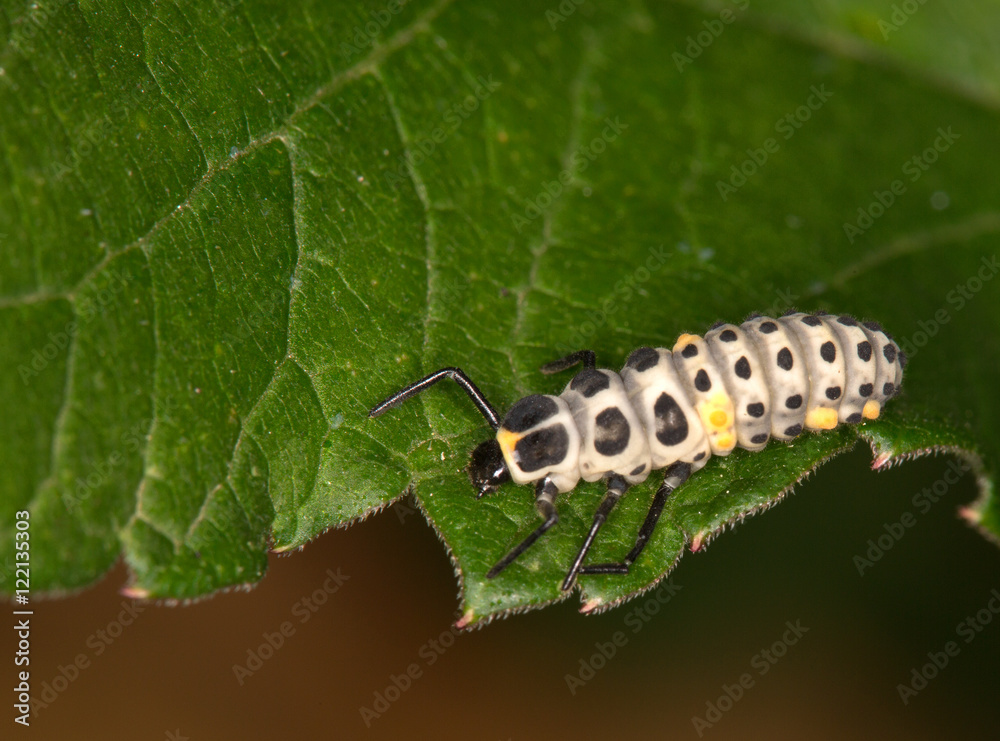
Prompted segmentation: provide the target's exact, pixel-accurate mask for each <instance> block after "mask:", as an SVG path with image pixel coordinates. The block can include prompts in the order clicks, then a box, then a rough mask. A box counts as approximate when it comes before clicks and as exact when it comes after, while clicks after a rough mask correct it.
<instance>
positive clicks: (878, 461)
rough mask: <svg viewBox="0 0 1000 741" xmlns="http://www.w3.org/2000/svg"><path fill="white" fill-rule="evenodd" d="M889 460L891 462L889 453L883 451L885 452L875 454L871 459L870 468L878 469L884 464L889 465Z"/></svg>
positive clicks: (883, 466) (884, 465)
mask: <svg viewBox="0 0 1000 741" xmlns="http://www.w3.org/2000/svg"><path fill="white" fill-rule="evenodd" d="M891 462H892V454H891V453H885V452H882V453H879V454H878V455H876V456H875V458H873V459H872V470H873V471H880V470H882V469H883V468H885V467H886V466H888V465H890V464H891Z"/></svg>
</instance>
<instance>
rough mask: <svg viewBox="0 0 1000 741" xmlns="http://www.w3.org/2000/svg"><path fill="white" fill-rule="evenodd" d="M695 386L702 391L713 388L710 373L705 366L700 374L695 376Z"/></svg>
mask: <svg viewBox="0 0 1000 741" xmlns="http://www.w3.org/2000/svg"><path fill="white" fill-rule="evenodd" d="M694 387H695V388H696V389H698V390H699V391H702V392H704V391H708V390H709V389H710V388H712V381H711V380H709V377H708V374H707V373H706V372H705V369H704V368H702V369H701V370H700V371H698V375H696V376H695V377H694Z"/></svg>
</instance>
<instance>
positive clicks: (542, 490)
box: [486, 476, 559, 579]
mask: <svg viewBox="0 0 1000 741" xmlns="http://www.w3.org/2000/svg"><path fill="white" fill-rule="evenodd" d="M558 493H559V490H558V489H557V488H556V485H555V484H553V483H552V479H550V478H549V477H548V476H546V477H545V478H544V479H542V480H541V481H539V482H538V483H537V484H536V485H535V507H537V508H538V514H540V515H541V516H542V517H544V518H545V522H543V523H542V524H541V525H539V526H538V527H537V528H535V530H534V532H532V533H531V535H529V536H528V537H527V538H525V539H524V540H522V541H521V542H520V543H519V544H518V545H516V546H515V547H514V548H513V549H512V550H511V552H510V553H508V554H507V555H506V556H504V557H503V558H501V559H500V560H499V561H498V562H497V565H496V566H494V567H493V568H492V569H490V570H489V571H488V572H487V574H486V578H487V579H492V578H493V577H495V576H496V575H497V574H499V573H500V572H501V571H503V570H504V569H505V568H507V567H508V566H510V565H511V564H512V563H514V560H515V559H516V558H517V557H518V556H520V555H521V554H522V553H524V552H525V551H526V550H528V548H530V547H531V546H532V545H533V544H534V542H535V541H536V540H538V539H539V538H540V537H542V535H544V534H545V531H546V530H548V529H549V528H550V527H552V526H553V525H555V524H556V523H557V522H559V514H558V513H557V512H556V505H555V501H556V495H557V494H558Z"/></svg>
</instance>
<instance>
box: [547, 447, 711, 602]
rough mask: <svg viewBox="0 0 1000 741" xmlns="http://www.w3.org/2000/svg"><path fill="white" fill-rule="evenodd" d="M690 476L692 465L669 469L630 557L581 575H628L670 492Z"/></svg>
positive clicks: (585, 569)
mask: <svg viewBox="0 0 1000 741" xmlns="http://www.w3.org/2000/svg"><path fill="white" fill-rule="evenodd" d="M690 475H691V464H690V463H682V462H677V463H674V464H673V465H671V466H670V467H669V468H667V472H666V475H665V476H664V477H663V483H662V484H660V488H659V489H657V491H656V495H655V496H654V497H653V503H652V504H651V505H650V507H649V513H648V514H647V515H646V519H645V521H643V523H642V527H640V528H639V535H638V537H637V538H636V539H635V545H634V546H633V547H632V550H630V551H629V552H628V555H627V556H625V558H624V560H622V561H621V562H620V563H595V564H590V565H588V566H583V567H581V568H580V573H581V574H627V573H628V569H629V566H631V565H632V564H633V563H635V561H636V559H638V558H639V554H640V553H642V549H643V548H645V547H646V543H647V542H649V539H650V538H651V537H652V535H653V531H654V530H655V529H656V523H657V522H658V521H659V519H660V515H661V514H663V505H665V504H666V503H667V497H668V496H670V492H672V491H673V490H674V489H676V488H677V487H678V486H680V485H681V484H683V483H684V482H685V481H687V480H688V477H689V476H690ZM564 588H565V587H564Z"/></svg>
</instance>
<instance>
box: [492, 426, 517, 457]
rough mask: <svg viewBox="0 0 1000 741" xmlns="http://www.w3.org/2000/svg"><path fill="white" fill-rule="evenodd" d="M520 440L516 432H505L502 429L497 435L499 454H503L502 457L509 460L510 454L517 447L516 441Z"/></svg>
mask: <svg viewBox="0 0 1000 741" xmlns="http://www.w3.org/2000/svg"><path fill="white" fill-rule="evenodd" d="M520 439H521V435H518V434H517V433H516V432H511V431H510V430H505V429H503V428H501V429H500V431H499V432H498V433H497V442H498V443H500V452H502V453H503V457H504V458H507V459H508V460H510V454H511V453H512V452H513V451H514V446H515V445H517V441H518V440H520Z"/></svg>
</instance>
